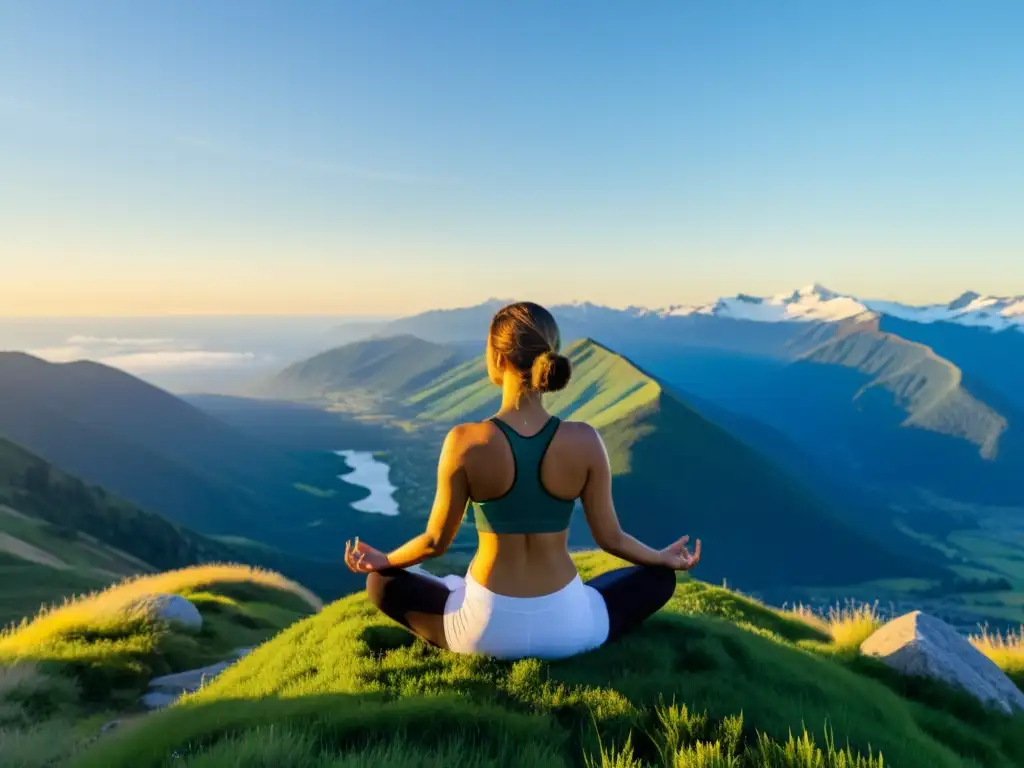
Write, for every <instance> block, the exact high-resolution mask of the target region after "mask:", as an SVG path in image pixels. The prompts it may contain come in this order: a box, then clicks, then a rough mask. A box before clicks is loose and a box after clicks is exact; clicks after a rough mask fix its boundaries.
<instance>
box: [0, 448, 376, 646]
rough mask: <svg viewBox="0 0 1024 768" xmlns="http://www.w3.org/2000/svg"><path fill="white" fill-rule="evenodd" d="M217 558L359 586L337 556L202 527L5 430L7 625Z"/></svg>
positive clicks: (1, 484)
mask: <svg viewBox="0 0 1024 768" xmlns="http://www.w3.org/2000/svg"><path fill="white" fill-rule="evenodd" d="M212 561H219V562H241V563H247V564H251V565H259V566H262V567H267V568H273V569H274V570H278V571H281V572H284V573H286V574H287V575H289V576H291V577H292V578H295V579H298V580H301V581H302V582H303V583H305V584H308V585H309V586H310V587H311V588H312V589H314V590H316V591H317V592H318V593H320V594H323V595H326V596H329V597H334V596H337V595H341V594H345V593H347V592H349V591H351V590H353V589H356V588H357V587H358V586H359V585H360V584H361V580H360V579H359V578H358V577H357V576H355V575H354V574H352V573H350V572H349V571H348V569H347V568H345V567H344V565H343V564H342V563H341V562H339V561H337V560H331V559H318V558H315V557H311V556H302V555H297V554H294V553H290V552H286V551H282V550H280V549H277V548H275V547H272V546H269V545H267V544H263V543H259V542H253V541H248V540H243V539H231V538H230V537H229V538H228V539H227V540H224V541H219V540H216V539H214V538H210V537H207V536H203V535H201V534H198V533H195V532H193V531H191V530H189V529H187V528H183V527H181V526H179V525H176V524H174V523H171V522H169V521H168V520H166V519H164V518H163V517H161V516H159V515H156V514H152V513H150V512H147V511H144V510H142V509H140V508H139V507H137V506H135V505H134V504H131V503H129V502H127V501H125V500H123V499H121V498H119V497H117V496H115V495H113V494H111V493H108V492H107V491H106V490H104V489H103V488H100V487H97V486H92V485H88V484H86V483H84V482H82V481H81V480H79V479H78V478H76V477H73V476H71V475H68V474H66V473H64V472H62V471H61V470H59V469H57V468H56V467H54V466H52V465H50V464H49V463H48V462H45V461H43V460H42V459H40V458H39V457H37V456H34V455H32V454H31V453H29V452H27V451H25V450H24V449H22V448H20V447H19V446H16V445H14V444H13V443H11V442H9V441H7V440H4V439H3V438H0V626H4V625H6V624H8V623H10V622H12V621H17V620H19V619H21V618H23V617H25V616H29V615H31V614H33V613H35V612H36V611H37V610H38V609H39V607H40V605H43V604H52V603H55V602H60V601H61V600H62V599H64V598H67V597H71V596H74V595H80V594H83V593H86V592H91V591H93V590H96V589H99V588H102V587H105V586H107V585H109V584H110V583H112V582H114V581H118V580H120V579H121V578H124V577H126V576H131V575H135V574H140V573H149V572H153V571H162V570H167V569H171V568H181V567H183V566H188V565H194V564H199V563H207V562H212Z"/></svg>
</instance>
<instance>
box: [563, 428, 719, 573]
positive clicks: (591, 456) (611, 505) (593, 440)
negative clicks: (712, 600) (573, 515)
mask: <svg viewBox="0 0 1024 768" xmlns="http://www.w3.org/2000/svg"><path fill="white" fill-rule="evenodd" d="M586 450H587V455H588V460H589V466H588V470H587V482H586V484H585V485H584V486H583V493H582V494H581V495H580V499H581V501H582V502H583V512H584V514H585V515H586V518H587V524H588V525H589V526H590V531H591V533H592V534H593V536H594V541H595V542H597V546H599V547H600V548H601V549H603V550H604V551H605V552H608V553H610V554H613V555H615V556H616V557H621V558H622V559H623V560H626V561H627V562H630V563H635V564H636V565H663V566H666V567H669V568H673V569H675V570H689V569H690V568H692V567H693V566H695V565H696V564H697V561H699V560H700V541H699V540H698V541H697V547H696V551H695V552H694V553H693V555H690V554H689V552H688V551H687V550H686V541H687V537H684V538H683V539H680V540H679V541H678V542H676V543H675V544H673V545H672V546H670V547H667V548H666V549H663V550H657V549H652V548H651V547H648V546H647V545H646V544H644V543H642V542H640V541H638V540H637V539H635V538H633V537H632V536H630V535H629V534H628V533H626V532H625V531H623V530H622V526H621V525H620V524H619V516H618V514H617V513H616V512H615V502H614V501H613V500H612V470H611V464H610V463H609V461H608V452H607V450H606V449H605V446H604V441H603V440H602V439H601V435H600V434H598V432H597V430H590V432H589V437H588V445H587V449H586Z"/></svg>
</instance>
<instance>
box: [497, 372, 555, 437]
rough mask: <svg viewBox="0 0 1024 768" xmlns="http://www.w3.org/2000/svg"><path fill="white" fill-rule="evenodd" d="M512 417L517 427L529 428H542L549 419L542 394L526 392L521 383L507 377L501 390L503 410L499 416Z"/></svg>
mask: <svg viewBox="0 0 1024 768" xmlns="http://www.w3.org/2000/svg"><path fill="white" fill-rule="evenodd" d="M509 415H511V416H512V417H513V419H514V420H515V422H516V424H517V425H520V426H523V427H526V428H529V427H533V426H540V424H541V422H543V421H544V420H546V419H547V417H548V414H547V411H545V410H544V403H543V402H542V401H541V394H540V392H532V391H529V390H524V389H523V386H522V384H521V383H520V382H518V381H516V380H514V379H512V377H507V378H506V379H505V383H504V385H503V386H502V390H501V408H499V409H498V416H501V417H505V416H509Z"/></svg>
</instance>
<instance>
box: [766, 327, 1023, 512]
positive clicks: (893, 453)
mask: <svg viewBox="0 0 1024 768" xmlns="http://www.w3.org/2000/svg"><path fill="white" fill-rule="evenodd" d="M783 378H784V382H783V383H784V385H785V386H788V397H789V400H790V403H789V404H788V405H784V406H782V411H783V412H784V413H785V414H788V415H789V417H790V418H789V421H790V423H789V424H788V425H787V427H788V429H789V431H790V433H791V434H801V433H802V438H803V440H804V442H805V447H809V446H814V445H818V446H819V450H820V453H819V455H820V456H822V457H823V458H826V460H827V461H830V462H834V463H835V464H834V465H835V466H838V467H842V468H844V471H845V473H847V474H851V475H853V476H855V477H858V478H859V479H860V480H861V481H862V482H864V483H870V484H873V485H876V486H879V487H883V488H891V489H903V491H904V496H905V495H906V491H908V490H909V491H913V490H915V489H918V488H924V489H928V490H929V491H931V492H932V493H934V494H938V495H939V496H943V497H945V498H947V499H953V500H956V501H961V502H969V503H979V504H992V505H1002V506H1016V507H1024V488H1022V486H1021V483H1020V477H1021V476H1022V475H1024V432H1022V430H1024V413H1022V412H1020V411H1019V410H1018V409H1016V408H1015V407H1014V406H1013V404H1012V403H1011V402H1009V401H1008V400H1007V398H1005V397H1003V396H1002V395H1001V394H1000V393H999V392H998V391H996V390H994V389H993V388H991V387H990V386H988V385H987V384H986V383H984V382H983V381H981V380H980V379H979V378H977V377H969V376H966V375H965V374H964V372H963V370H961V368H960V367H958V366H957V365H955V364H954V363H953V362H952V361H950V360H949V359H946V358H944V357H941V356H940V355H938V354H936V353H935V351H934V350H932V349H931V348H930V347H927V346H925V345H923V344H918V343H915V342H911V341H908V340H906V339H904V338H901V337H899V336H896V335H894V334H891V333H886V332H883V331H881V330H879V327H878V320H877V319H868V320H866V321H863V322H856V323H851V324H850V325H849V326H848V327H846V328H844V330H843V332H841V333H838V334H836V335H834V336H833V337H832V338H830V339H829V340H827V341H825V342H824V343H822V344H820V345H819V346H817V347H815V348H813V349H811V350H810V351H809V352H807V353H806V354H805V355H803V356H802V357H801V358H800V359H799V360H798V361H797V362H795V363H793V364H792V365H791V366H788V368H787V370H786V371H785V372H784V373H783ZM797 388H798V389H799V391H800V392H802V393H804V394H805V396H804V397H802V398H801V400H800V402H799V406H800V409H797V408H795V407H794V405H795V404H794V403H793V402H792V391H793V390H794V389H797ZM766 407H770V406H766ZM801 412H802V416H803V418H802V419H801V418H800V413H801ZM778 416H779V414H775V417H776V418H778ZM768 418H771V416H769V417H768ZM822 438H824V439H822ZM851 456H853V457H855V459H854V461H853V462H851V460H850V457H851Z"/></svg>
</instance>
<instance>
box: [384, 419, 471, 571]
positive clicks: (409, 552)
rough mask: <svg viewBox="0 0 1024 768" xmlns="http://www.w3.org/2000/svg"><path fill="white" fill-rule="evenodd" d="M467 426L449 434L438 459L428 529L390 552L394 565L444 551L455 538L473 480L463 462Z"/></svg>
mask: <svg viewBox="0 0 1024 768" xmlns="http://www.w3.org/2000/svg"><path fill="white" fill-rule="evenodd" d="M462 437H463V427H455V428H454V429H452V430H451V431H450V432H449V433H448V436H447V437H446V438H445V441H444V446H443V447H442V448H441V458H440V459H439V460H438V462H437V493H436V495H435V496H434V506H433V508H432V509H431V511H430V519H429V520H428V521H427V530H426V531H424V532H423V533H421V534H420V535H419V536H417V537H415V538H413V539H410V540H409V541H407V542H406V543H405V544H403V545H402V546H400V547H399V548H398V549H396V550H394V551H392V552H389V553H388V555H387V559H388V564H389V565H390V567H392V568H408V567H409V566H412V565H416V564H417V563H422V562H423V561H424V560H429V559H430V558H432V557H437V556H438V555H442V554H444V552H445V551H446V550H447V549H448V547H449V546H450V545H451V543H452V540H453V539H454V538H455V534H456V532H457V531H458V530H459V526H460V525H461V524H462V518H463V516H465V514H466V506H467V505H468V504H469V480H468V479H467V477H466V469H465V465H464V463H463V454H464V447H463V446H464V440H463V439H462Z"/></svg>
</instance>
